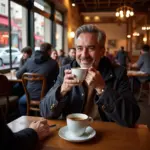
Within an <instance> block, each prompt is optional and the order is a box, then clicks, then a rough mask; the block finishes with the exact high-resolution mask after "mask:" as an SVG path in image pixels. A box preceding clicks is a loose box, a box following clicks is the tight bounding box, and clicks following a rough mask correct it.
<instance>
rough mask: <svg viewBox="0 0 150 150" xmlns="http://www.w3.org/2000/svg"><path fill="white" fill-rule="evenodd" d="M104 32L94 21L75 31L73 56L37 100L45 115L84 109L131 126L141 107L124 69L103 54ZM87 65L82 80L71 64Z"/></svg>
mask: <svg viewBox="0 0 150 150" xmlns="http://www.w3.org/2000/svg"><path fill="white" fill-rule="evenodd" d="M105 40H106V35H105V33H104V32H103V31H101V30H99V29H98V28H97V27H96V26H94V25H83V26H81V27H79V28H78V29H77V31H76V36H75V45H76V60H75V61H73V62H72V63H71V64H68V65H65V66H63V67H61V68H60V72H59V75H58V78H57V81H56V83H55V85H54V86H53V87H52V88H51V90H49V92H48V93H47V94H46V96H45V97H44V98H43V100H42V101H41V103H40V113H41V115H42V116H43V117H45V118H65V117H66V116H67V115H68V114H70V113H85V114H87V115H89V116H91V117H93V118H94V119H99V120H102V121H110V122H116V123H118V124H120V125H123V126H127V127H133V126H134V125H135V123H136V121H137V120H138V118H139V115H140V109H139V107H138V105H137V103H136V101H135V98H134V96H133V95H132V93H131V90H130V86H129V81H128V77H127V72H126V69H125V68H124V67H122V66H119V65H113V64H112V63H111V62H110V60H109V59H108V58H106V57H104V53H105V47H104V45H105ZM74 67H81V68H88V73H87V75H86V78H85V81H83V83H82V84H81V83H80V82H79V80H78V79H77V78H76V76H75V75H73V74H72V73H71V70H70V69H71V68H74Z"/></svg>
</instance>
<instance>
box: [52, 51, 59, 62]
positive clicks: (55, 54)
mask: <svg viewBox="0 0 150 150" xmlns="http://www.w3.org/2000/svg"><path fill="white" fill-rule="evenodd" d="M51 58H52V59H53V60H55V61H57V63H58V64H59V59H58V53H57V51H56V50H52V52H51Z"/></svg>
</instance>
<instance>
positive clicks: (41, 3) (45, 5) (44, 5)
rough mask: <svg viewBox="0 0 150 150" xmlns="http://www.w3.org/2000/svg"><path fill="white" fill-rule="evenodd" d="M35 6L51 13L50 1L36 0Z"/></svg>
mask: <svg viewBox="0 0 150 150" xmlns="http://www.w3.org/2000/svg"><path fill="white" fill-rule="evenodd" d="M34 6H35V7H37V8H39V9H41V10H43V11H45V12H47V13H51V8H50V6H49V5H48V3H46V2H44V1H43V0H35V1H34Z"/></svg>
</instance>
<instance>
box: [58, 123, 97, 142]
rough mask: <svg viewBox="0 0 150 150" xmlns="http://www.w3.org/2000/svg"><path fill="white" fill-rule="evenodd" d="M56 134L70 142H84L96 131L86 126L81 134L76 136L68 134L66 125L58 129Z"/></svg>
mask: <svg viewBox="0 0 150 150" xmlns="http://www.w3.org/2000/svg"><path fill="white" fill-rule="evenodd" d="M58 135H59V136H60V137H61V138H63V139H65V140H67V141H70V142H84V141H88V140H90V139H92V138H93V137H94V136H95V135H96V131H95V130H94V129H93V128H92V127H90V126H88V127H87V128H86V131H85V133H84V134H83V135H82V136H80V137H76V136H73V135H71V134H70V132H69V131H68V127H67V126H64V127H62V128H60V129H59V132H58Z"/></svg>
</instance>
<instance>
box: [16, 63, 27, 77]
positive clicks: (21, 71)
mask: <svg viewBox="0 0 150 150" xmlns="http://www.w3.org/2000/svg"><path fill="white" fill-rule="evenodd" d="M25 72H27V62H26V63H25V64H24V65H23V66H22V67H21V68H20V69H19V70H18V71H17V73H16V77H17V78H18V79H21V78H22V75H23V74H24V73H25Z"/></svg>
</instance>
